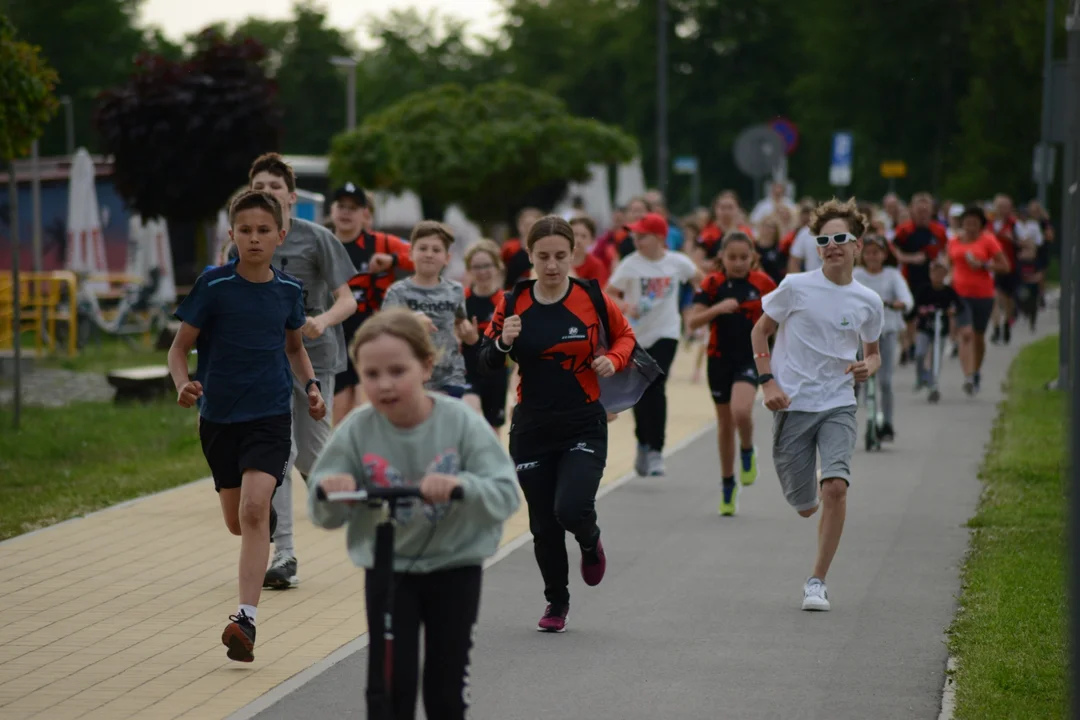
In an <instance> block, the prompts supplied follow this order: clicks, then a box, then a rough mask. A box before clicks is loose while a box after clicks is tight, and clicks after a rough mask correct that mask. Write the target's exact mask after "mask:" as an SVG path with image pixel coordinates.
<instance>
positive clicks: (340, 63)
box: [330, 55, 356, 130]
mask: <svg viewBox="0 0 1080 720" xmlns="http://www.w3.org/2000/svg"><path fill="white" fill-rule="evenodd" d="M330 64H331V65H333V66H334V67H336V68H342V69H343V70H346V71H347V72H346V74H345V129H346V130H354V129H355V128H356V58H354V57H345V56H342V55H335V56H334V57H332V58H330Z"/></svg>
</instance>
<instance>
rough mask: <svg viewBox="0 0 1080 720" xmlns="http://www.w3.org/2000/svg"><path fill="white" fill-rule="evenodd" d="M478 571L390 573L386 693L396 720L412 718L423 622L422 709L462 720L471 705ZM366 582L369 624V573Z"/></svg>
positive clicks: (435, 718)
mask: <svg viewBox="0 0 1080 720" xmlns="http://www.w3.org/2000/svg"><path fill="white" fill-rule="evenodd" d="M481 573H482V571H481V568H480V566H479V565H470V566H467V567H459V568H453V569H450V570H438V571H436V572H430V573H424V574H419V573H409V574H405V573H394V583H396V584H395V587H394V627H393V631H394V658H393V663H394V671H393V687H392V688H391V691H390V692H391V698H392V703H393V708H394V712H393V717H394V720H413V718H414V717H416V686H417V683H418V680H419V677H420V626H421V624H422V625H423V626H424V711H425V712H426V713H427V717H428V720H464V718H465V712H466V709H467V708H468V706H469V696H468V689H469V651H470V650H471V649H472V636H473V630H474V628H475V627H476V617H477V614H478V613H479V610H480V579H481ZM364 584H365V595H366V596H367V607H368V625H369V626H370V625H372V624H373V618H372V617H371V608H372V606H374V605H376V604H377V603H376V601H375V600H374V599H373V597H372V591H373V585H374V583H372V578H371V571H370V570H368V571H367V576H366V581H365V583H364ZM379 625H380V626H381V622H380V623H379ZM371 682H372V678H371V668H370V667H369V668H368V683H369V684H370V683H371ZM370 712H371V710H370V708H369V713H370Z"/></svg>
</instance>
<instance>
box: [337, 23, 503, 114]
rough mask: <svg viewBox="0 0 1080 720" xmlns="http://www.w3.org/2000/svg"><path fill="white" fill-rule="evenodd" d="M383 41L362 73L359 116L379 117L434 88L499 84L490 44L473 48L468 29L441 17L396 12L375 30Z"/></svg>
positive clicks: (367, 58)
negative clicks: (383, 110) (386, 111)
mask: <svg viewBox="0 0 1080 720" xmlns="http://www.w3.org/2000/svg"><path fill="white" fill-rule="evenodd" d="M369 32H370V34H371V35H373V36H374V37H376V38H377V39H378V41H379V42H378V45H377V46H376V48H375V49H374V50H369V51H366V52H364V53H363V55H362V56H361V58H360V66H359V67H358V68H357V71H358V76H357V90H358V92H359V95H360V97H359V100H360V103H359V107H358V113H357V114H358V115H360V116H361V117H362V116H363V115H365V114H367V113H372V112H377V111H379V110H381V109H383V108H386V107H389V106H390V105H393V104H394V103H396V102H398V101H399V100H401V99H402V98H404V97H407V96H408V95H411V94H413V93H417V92H422V91H424V90H427V89H429V88H432V87H436V86H439V85H446V84H456V85H460V86H462V87H464V88H473V87H476V86H477V85H481V84H484V83H486V82H491V81H494V80H496V79H498V77H499V76H501V75H503V74H504V73H500V72H499V71H498V69H497V68H496V67H495V65H494V63H493V60H492V58H491V54H490V53H491V47H490V45H489V44H481V46H480V47H479V48H473V47H470V46H469V44H468V42H467V39H468V34H467V31H466V25H465V23H464V22H463V21H461V20H457V19H455V18H452V17H448V16H446V15H440V14H438V13H436V12H431V13H428V14H427V15H421V14H420V13H418V12H417V11H416V10H412V9H410V10H405V11H401V10H396V11H392V12H390V13H389V14H387V16H386V17H385V18H382V19H380V20H375V21H373V22H372V23H371V26H370V27H369Z"/></svg>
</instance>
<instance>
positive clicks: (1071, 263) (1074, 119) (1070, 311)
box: [1059, 0, 1080, 718]
mask: <svg viewBox="0 0 1080 720" xmlns="http://www.w3.org/2000/svg"><path fill="white" fill-rule="evenodd" d="M1065 30H1066V32H1067V34H1068V74H1067V82H1066V88H1067V92H1066V103H1067V109H1066V113H1067V114H1066V116H1065V117H1066V120H1067V125H1066V136H1065V137H1066V144H1065V162H1064V166H1063V170H1064V175H1063V179H1064V182H1063V183H1062V184H1063V185H1064V192H1063V200H1064V203H1063V212H1062V223H1061V230H1062V232H1061V235H1062V245H1061V302H1060V305H1061V315H1060V317H1061V330H1062V332H1061V334H1060V335H1059V341H1060V343H1061V345H1062V347H1065V346H1066V338H1068V342H1067V345H1068V350H1067V351H1066V354H1065V355H1064V358H1065V363H1062V365H1063V366H1062V367H1061V369H1060V373H1061V375H1060V377H1059V383H1060V385H1059V387H1060V389H1061V390H1062V391H1065V392H1068V396H1067V402H1068V407H1069V411H1068V413H1069V422H1068V426H1069V430H1068V433H1069V441H1068V442H1067V443H1066V446H1067V447H1068V448H1069V461H1070V462H1069V463H1068V464H1069V468H1070V469H1069V475H1070V477H1069V481H1070V482H1069V491H1068V492H1067V493H1066V494H1067V496H1068V498H1069V500H1068V502H1069V516H1070V522H1069V536H1070V537H1069V542H1070V544H1071V550H1072V552H1071V553H1070V562H1069V571H1070V577H1069V586H1070V590H1071V592H1069V593H1068V597H1069V610H1070V612H1069V616H1070V617H1069V625H1070V628H1069V634H1070V636H1071V639H1072V642H1071V643H1070V647H1071V649H1070V653H1071V656H1072V657H1071V658H1070V659H1071V662H1070V663H1069V666H1070V669H1069V673H1070V675H1071V678H1070V679H1071V681H1072V682H1071V686H1072V689H1073V692H1072V693H1071V698H1070V703H1071V705H1072V707H1071V708H1070V715H1069V716H1070V717H1074V718H1075V717H1080V695H1078V692H1077V689H1078V688H1080V662H1078V660H1080V382H1077V370H1078V363H1080V332H1068V333H1066V330H1072V328H1069V327H1068V325H1069V324H1070V323H1071V322H1072V320H1071V319H1072V318H1075V317H1076V302H1075V298H1076V284H1075V280H1076V274H1077V270H1078V265H1077V262H1076V258H1077V244H1078V243H1080V0H1070V1H1069V10H1068V12H1066V14H1065Z"/></svg>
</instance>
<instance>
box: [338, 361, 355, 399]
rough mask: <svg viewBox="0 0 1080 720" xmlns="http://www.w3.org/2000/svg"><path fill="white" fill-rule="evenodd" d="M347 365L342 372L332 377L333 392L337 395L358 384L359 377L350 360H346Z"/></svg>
mask: <svg viewBox="0 0 1080 720" xmlns="http://www.w3.org/2000/svg"><path fill="white" fill-rule="evenodd" d="M345 362H346V363H348V365H347V366H346V367H345V369H344V370H342V371H341V372H339V373H338V374H337V375H335V376H334V392H335V393H339V392H341V391H342V390H348V389H349V388H354V387H356V386H357V385H359V384H360V376H359V375H358V374H357V372H356V367H355V366H354V365H353V361H352V360H346V361H345Z"/></svg>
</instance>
